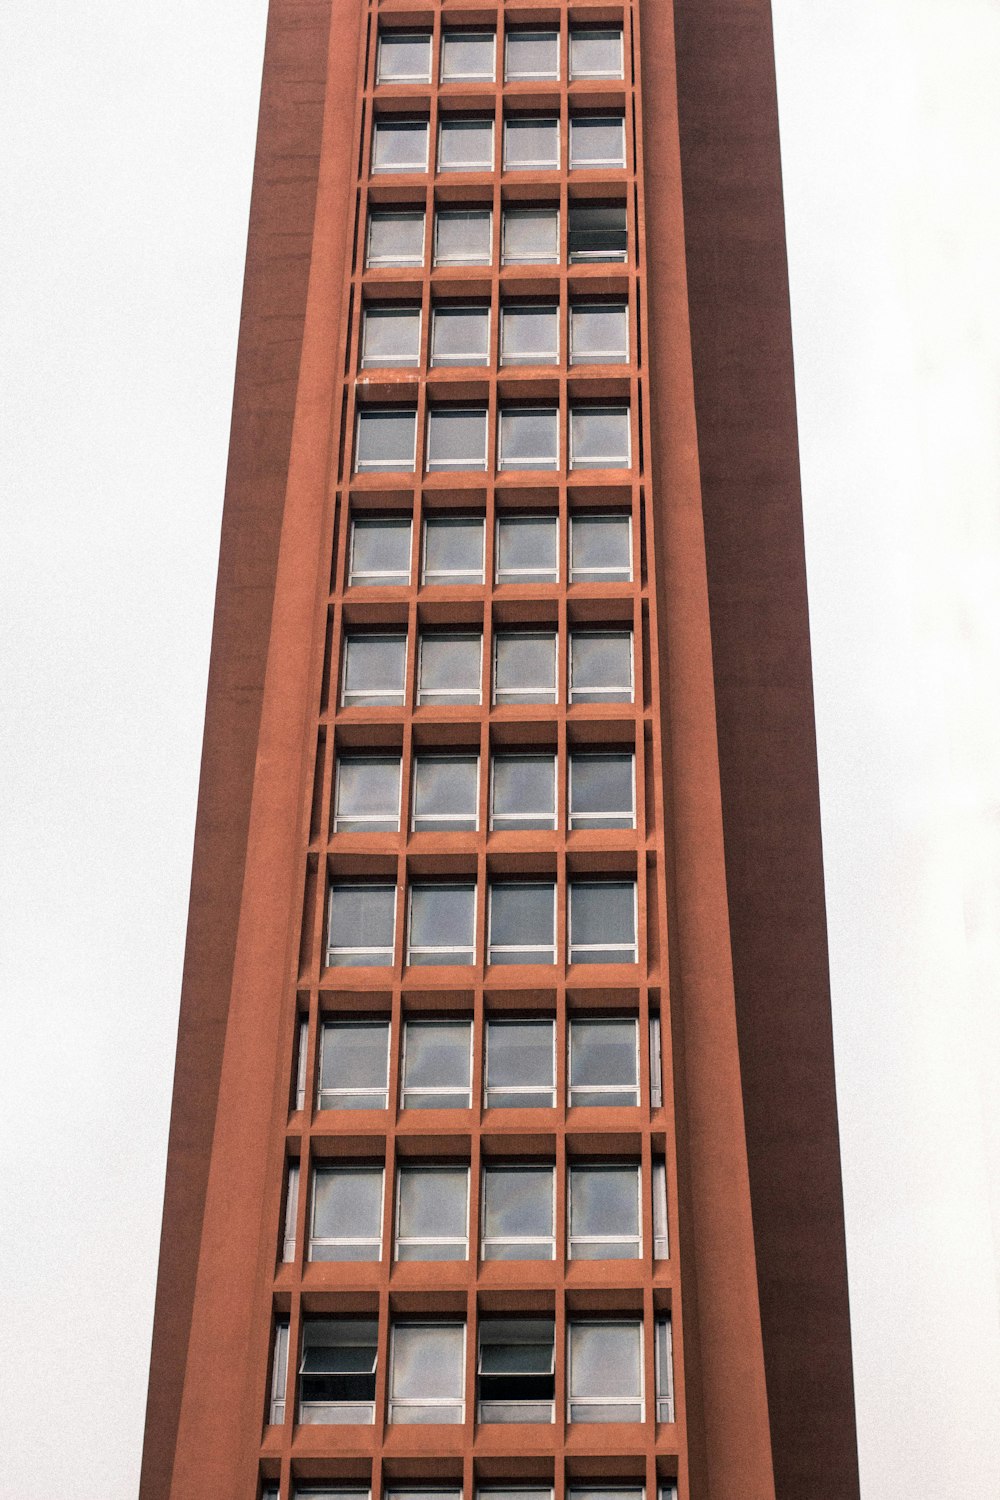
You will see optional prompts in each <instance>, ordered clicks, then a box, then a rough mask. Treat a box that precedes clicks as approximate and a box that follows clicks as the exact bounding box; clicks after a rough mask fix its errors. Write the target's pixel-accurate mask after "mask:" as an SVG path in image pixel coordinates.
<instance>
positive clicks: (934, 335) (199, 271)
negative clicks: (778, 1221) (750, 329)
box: [0, 0, 1000, 1500]
mask: <svg viewBox="0 0 1000 1500" xmlns="http://www.w3.org/2000/svg"><path fill="white" fill-rule="evenodd" d="M264 11H265V4H264V0H172V3H171V4H170V5H163V4H162V3H161V0H102V3H101V4H99V5H98V4H93V3H91V4H83V3H81V0H46V3H45V4H39V3H38V0H6V3H5V4H4V5H3V6H2V7H0V56H2V57H3V58H4V60H5V61H4V75H5V79H4V88H3V91H2V94H0V135H2V138H3V140H4V141H5V150H4V153H3V165H2V168H0V171H2V174H3V179H4V180H3V185H2V191H0V241H2V246H0V256H2V259H0V264H2V265H3V268H4V269H3V275H2V278H0V339H2V347H3V360H2V366H0V392H2V402H0V420H2V430H3V438H4V440H3V444H2V448H0V486H2V488H0V494H2V497H3V501H2V503H3V515H4V520H5V524H4V528H3V539H2V542H0V599H2V601H3V602H2V605H0V609H2V620H3V634H2V639H3V641H4V643H5V644H4V650H3V653H2V656H0V703H2V704H3V711H4V716H5V720H6V724H5V730H6V732H5V734H4V736H3V740H2V743H0V851H2V866H0V881H2V888H3V892H4V895H3V901H2V903H0V993H2V995H3V1000H4V1006H5V1015H6V1018H7V1019H6V1025H5V1036H4V1040H5V1052H6V1057H5V1063H6V1066H5V1068H4V1071H3V1084H2V1086H0V1141H2V1143H3V1144H2V1157H3V1162H2V1180H0V1192H2V1199H0V1286H2V1287H3V1288H4V1289H5V1291H7V1292H8V1293H9V1294H10V1295H9V1300H8V1305H7V1306H6V1307H5V1309H4V1312H3V1314H2V1317H0V1355H2V1356H3V1358H2V1368H4V1369H5V1370H7V1372H8V1375H9V1377H10V1378H8V1379H7V1380H5V1381H4V1399H3V1403H2V1406H3V1409H2V1415H0V1430H2V1431H4V1432H5V1433H6V1434H7V1442H6V1443H5V1445H4V1448H5V1455H6V1457H5V1464H4V1474H3V1480H2V1489H3V1491H4V1492H5V1493H7V1494H10V1495H11V1496H15V1495H16V1496H18V1497H19V1500H52V1497H53V1496H54V1495H57V1494H58V1495H59V1496H60V1500H129V1497H131V1496H132V1495H134V1493H135V1487H136V1482H137V1476H138V1464H139V1452H140V1443H141V1431H142V1418H143V1407H144V1401H145V1387H146V1369H147V1360H148V1351H149V1332H150V1323H151V1316H152V1302H153V1290H154V1278H155V1268H156V1255H157V1246H158V1240H159V1220H160V1203H161V1193H162V1178H163V1165H164V1153H165V1145H166V1130H167V1117H168V1105H169V1095H170V1085H171V1076H172V1067H173V1046H174V1035H175V1026H176V1009H177V996H178V988H179V982H180V971H181V959H182V945H183V934H184V922H185V913H186V903H187V887H188V878H189V871H190V855H191V839H192V832H193V821H194V805H195V793H196V780H197V771H198V758H199V752H200V739H201V726H202V716H203V709H204V688H205V678H206V670H207V657H208V645H209V632H210V626H211V613H212V598H213V589H214V583H215V568H216V557H217V545H218V529H219V517H220V509H221V501H222V491H223V480H224V473H225V461H226V448H227V442H228V426H229V412H230V402H231V396H232V375H233V361H234V355H235V344H236V333H237V320H238V312H239V301H240V292H241V279H242V265H243V254H244V248H245V233H246V214H247V202H248V195H249V186H250V172H251V166H252V155H253V139H254V131H255V125H256V109H257V95H258V85H259V69H260V57H261V44H262V36H263V17H264ZM775 20H776V30H777V41H778V58H779V82H780V93H781V108H782V135H783V142H784V154H785V172H786V195H787V209H788V238H789V254H790V262H791V277H792V299H793V316H794V323H795V339H796V358H797V375H798V386H799V400H800V415H801V437H802V452H803V477H804V486H805V504H806V526H807V534H808V554H809V556H808V561H809V576H810V591H811V599H812V623H813V639H814V654H815V672H816V691H817V711H818V723H819V735H820V757H821V775H822V787H823V822H824V833H825V840H826V855H827V866H828V881H829V884H828V896H829V911H830V925H831V943H832V954H831V958H832V967H833V981H834V1006H835V1024H836V1038H837V1060H838V1076H839V1090H840V1107H841V1123H842V1135H843V1151H844V1177H845V1194H846V1201H847V1219H848V1237H849V1254H850V1267H851V1293H852V1303H853V1316H854V1329H855V1353H856V1366H857V1390H858V1416H859V1424H860V1432H861V1451H862V1472H863V1480H864V1486H863V1488H864V1495H865V1500H899V1497H901V1496H903V1495H908V1494H911V1493H917V1492H922V1491H923V1490H924V1489H926V1488H930V1489H933V1490H934V1492H935V1493H937V1494H940V1495H942V1496H943V1497H948V1500H951V1497H952V1496H954V1497H956V1500H957V1497H961V1500H996V1497H997V1496H998V1495H1000V1421H998V1418H997V1413H998V1410H1000V1316H998V1285H997V1270H998V1254H997V1247H998V1241H1000V1233H998V1226H1000V1107H998V1104H997V1099H998V1085H1000V1019H998V1008H997V990H998V985H997V980H998V975H1000V938H998V935H997V919H998V908H1000V840H998V807H1000V797H998V772H997V767H998V765H1000V709H998V703H997V690H998V683H1000V604H998V600H1000V352H998V351H1000V301H998V297H997V291H996V268H997V266H998V265H1000V206H998V205H1000V198H998V189H997V163H998V161H1000V90H998V87H997V79H998V78H1000V3H998V0H836V3H833V0H775ZM53 1413H55V1414H56V1417H57V1420H58V1422H59V1426H60V1442H59V1443H58V1444H56V1445H52V1444H51V1443H50V1442H48V1438H49V1436H50V1434H51V1432H52V1430H53V1429H52V1427H51V1422H52V1419H53Z"/></svg>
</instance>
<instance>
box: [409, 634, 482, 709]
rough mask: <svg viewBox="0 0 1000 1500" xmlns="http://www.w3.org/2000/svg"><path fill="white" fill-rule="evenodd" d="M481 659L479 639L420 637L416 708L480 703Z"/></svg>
mask: <svg viewBox="0 0 1000 1500" xmlns="http://www.w3.org/2000/svg"><path fill="white" fill-rule="evenodd" d="M482 657H483V638H482V636H481V635H444V634H438V635H422V636H421V637H420V662H419V668H418V674H417V702H418V704H421V705H427V704H437V705H440V704H442V703H445V704H447V703H481V702H482Z"/></svg>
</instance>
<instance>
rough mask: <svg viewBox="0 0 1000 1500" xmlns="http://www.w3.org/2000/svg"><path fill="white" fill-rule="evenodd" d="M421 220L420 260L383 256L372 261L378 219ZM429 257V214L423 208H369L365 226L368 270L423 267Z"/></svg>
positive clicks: (404, 256) (385, 206) (387, 206)
mask: <svg viewBox="0 0 1000 1500" xmlns="http://www.w3.org/2000/svg"><path fill="white" fill-rule="evenodd" d="M387 218H395V219H403V218H409V219H419V220H420V259H419V260H413V259H412V258H411V257H410V256H409V255H382V256H378V257H377V258H376V259H374V260H373V259H372V224H373V223H375V221H376V220H378V219H387ZM426 255H427V214H426V211H425V210H424V209H422V208H412V209H411V208H399V209H394V208H392V207H391V206H390V205H388V204H386V205H383V206H381V207H379V208H369V210H368V222H367V224H366V225H365V266H366V268H367V269H368V270H375V269H377V268H378V267H379V266H422V265H423V263H424V260H425V258H426Z"/></svg>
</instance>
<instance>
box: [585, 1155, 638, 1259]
mask: <svg viewBox="0 0 1000 1500" xmlns="http://www.w3.org/2000/svg"><path fill="white" fill-rule="evenodd" d="M640 1243H641V1241H640V1221H639V1168H638V1167H637V1166H632V1165H628V1166H622V1165H615V1166H605V1165H604V1164H600V1165H593V1166H591V1165H589V1164H588V1165H586V1166H575V1167H572V1168H571V1169H570V1174H569V1253H570V1257H571V1259H573V1260H636V1259H637V1258H638V1256H639V1253H640Z"/></svg>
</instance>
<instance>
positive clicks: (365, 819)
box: [333, 754, 403, 833]
mask: <svg viewBox="0 0 1000 1500" xmlns="http://www.w3.org/2000/svg"><path fill="white" fill-rule="evenodd" d="M343 765H386V766H388V765H395V766H396V767H397V770H398V775H397V777H396V827H395V828H394V829H383V830H382V831H383V832H387V833H388V832H392V833H398V832H399V819H400V809H401V805H402V798H403V760H402V756H399V755H378V754H374V755H338V756H337V764H336V767H335V776H334V793H333V831H334V833H344V832H354V833H363V832H365V830H364V829H361V828H355V829H353V830H351V829H348V830H345V829H342V828H341V827H340V823H341V814H340V768H341V766H343ZM343 821H344V822H349V823H388V822H389V819H388V818H385V817H381V816H380V815H379V814H378V813H352V814H349V815H347V816H345V817H344V819H343Z"/></svg>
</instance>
